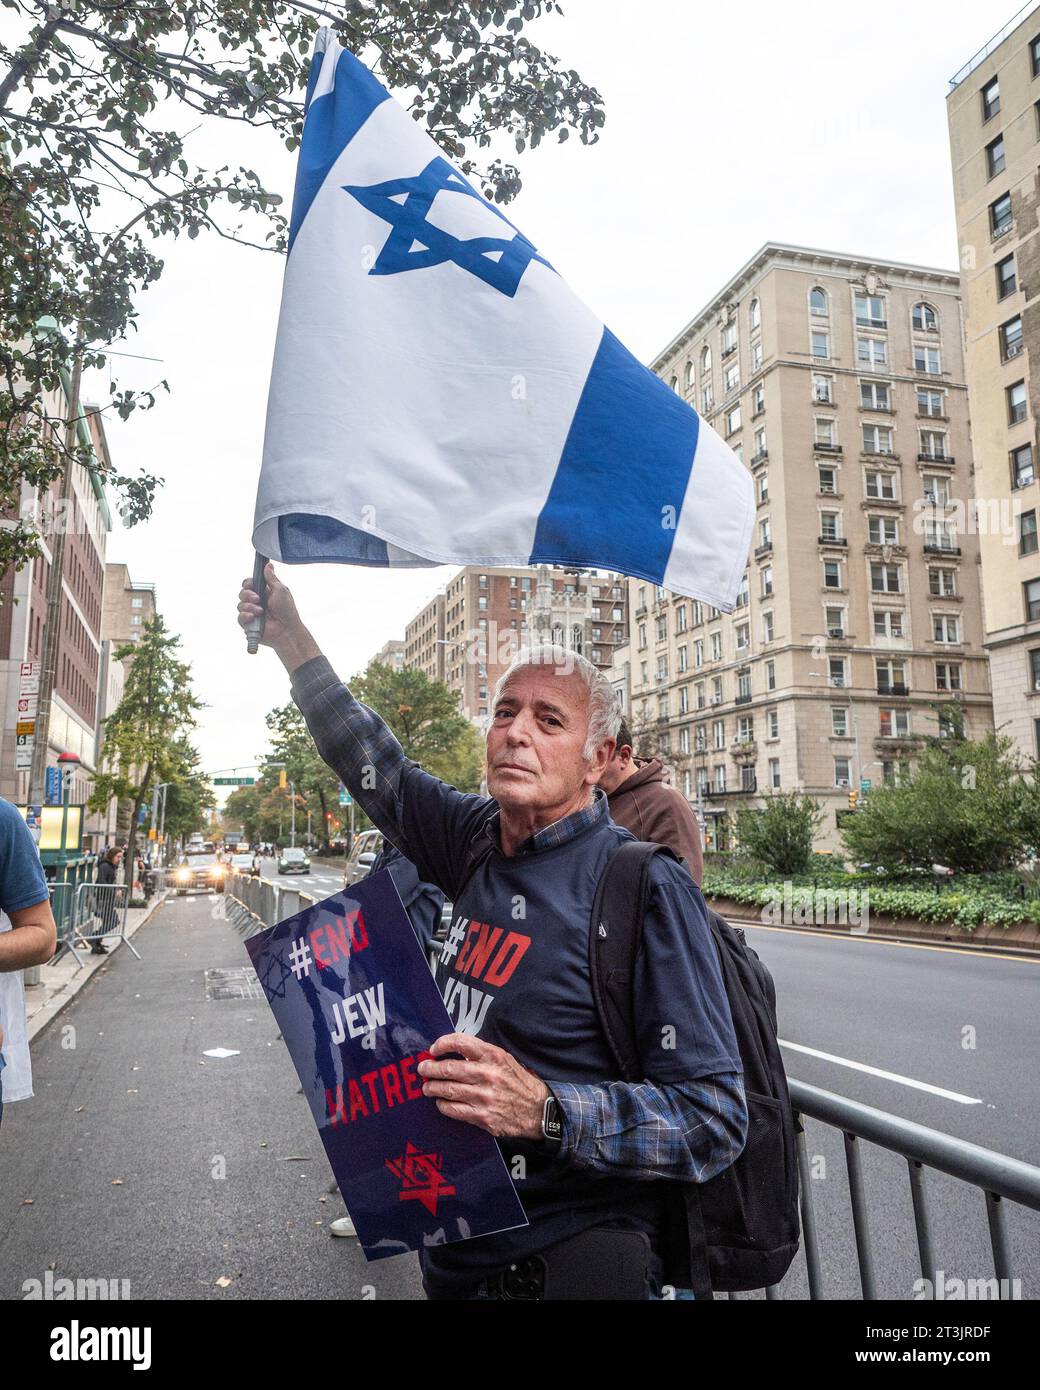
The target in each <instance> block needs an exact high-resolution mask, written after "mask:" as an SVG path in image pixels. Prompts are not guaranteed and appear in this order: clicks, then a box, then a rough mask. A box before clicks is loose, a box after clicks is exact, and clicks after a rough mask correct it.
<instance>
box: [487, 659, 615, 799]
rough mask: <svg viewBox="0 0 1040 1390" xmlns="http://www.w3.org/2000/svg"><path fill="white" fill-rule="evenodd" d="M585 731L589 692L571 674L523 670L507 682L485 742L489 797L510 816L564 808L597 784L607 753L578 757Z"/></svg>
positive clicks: (607, 748) (607, 746) (603, 748)
mask: <svg viewBox="0 0 1040 1390" xmlns="http://www.w3.org/2000/svg"><path fill="white" fill-rule="evenodd" d="M588 731H589V708H588V692H587V691H586V689H585V686H584V684H583V683H582V681H581V680H580V679H579V677H578V676H577V675H575V674H570V675H560V674H559V673H557V672H556V671H555V670H554V669H553V668H552V667H551V666H524V667H521V669H520V670H519V671H517V672H516V674H515V675H514V676H513V677H512V678H511V679H510V681H509V683H508V685H507V686H506V687H505V689H504V690H503V691H502V694H501V697H500V698H499V701H498V703H497V705H496V706H495V709H494V712H493V714H492V719H491V727H490V729H489V730H488V736H487V765H488V777H487V780H488V791H489V792H490V794H491V795H492V796H493V797H494V798H495V800H496V801H497V802H498V804H499V805H500V806H502V807H503V808H504V809H505V810H508V811H539V810H551V809H553V808H557V807H562V806H564V805H566V804H567V803H568V802H570V801H573V800H574V799H575V798H576V797H578V796H580V795H581V793H582V790H583V788H585V787H587V786H591V785H593V784H595V783H596V782H598V781H599V779H600V775H601V773H602V771H603V767H604V766H605V765H606V760H607V757H608V755H609V752H610V747H611V745H610V743H609V741H607V742H605V743H604V744H603V745H602V746H601V749H600V751H599V755H598V756H597V758H596V759H594V760H593V762H592V763H586V762H585V761H584V759H583V757H582V753H583V750H584V747H585V739H586V737H587V735H588Z"/></svg>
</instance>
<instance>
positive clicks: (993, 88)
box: [982, 77, 1000, 121]
mask: <svg viewBox="0 0 1040 1390" xmlns="http://www.w3.org/2000/svg"><path fill="white" fill-rule="evenodd" d="M999 110H1000V79H999V78H997V77H994V78H992V79H991V80H990V81H989V82H987V83H986V85H985V87H983V89H982V119H983V121H988V120H990V119H991V118H992V117H993V116H995V115H996V114H997V112H998V111H999Z"/></svg>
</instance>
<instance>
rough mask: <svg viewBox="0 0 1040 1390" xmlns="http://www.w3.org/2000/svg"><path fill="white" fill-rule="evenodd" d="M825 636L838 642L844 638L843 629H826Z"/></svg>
mask: <svg viewBox="0 0 1040 1390" xmlns="http://www.w3.org/2000/svg"><path fill="white" fill-rule="evenodd" d="M827 636H828V637H834V638H836V639H837V640H839V641H840V640H841V639H842V638H843V637H844V636H845V629H844V628H843V627H829V628H828V629H827Z"/></svg>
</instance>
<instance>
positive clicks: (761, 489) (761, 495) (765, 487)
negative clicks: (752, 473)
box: [758, 473, 769, 502]
mask: <svg viewBox="0 0 1040 1390" xmlns="http://www.w3.org/2000/svg"><path fill="white" fill-rule="evenodd" d="M758 500H759V502H768V501H769V474H768V473H763V474H761V476H760V477H759V480H758Z"/></svg>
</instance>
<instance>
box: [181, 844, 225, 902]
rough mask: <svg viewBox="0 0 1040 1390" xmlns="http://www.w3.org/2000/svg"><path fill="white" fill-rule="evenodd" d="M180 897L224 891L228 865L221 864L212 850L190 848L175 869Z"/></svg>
mask: <svg viewBox="0 0 1040 1390" xmlns="http://www.w3.org/2000/svg"><path fill="white" fill-rule="evenodd" d="M173 877H174V882H175V883H176V885H177V895H178V897H184V895H185V894H186V893H198V892H202V893H223V891H224V879H225V878H226V877H227V865H226V864H221V863H220V862H219V861H218V859H217V856H216V854H214V853H213V851H212V850H210V851H208V852H204V851H202V850H195V849H191V848H189V849H188V852H187V853H186V854H185V855H184V857H183V859H182V860H181V862H180V863H179V864H178V865H177V868H176V870H175V871H174V876H173Z"/></svg>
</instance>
